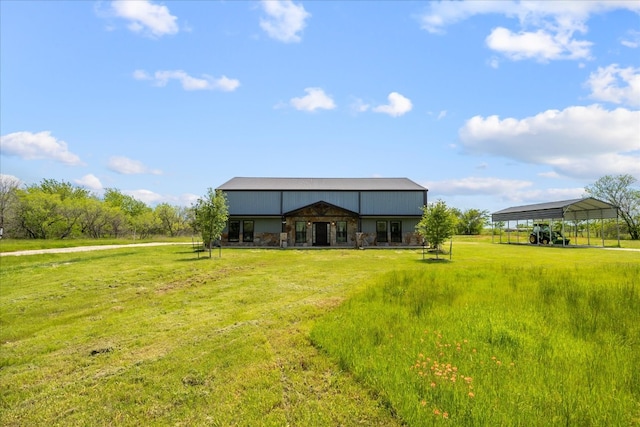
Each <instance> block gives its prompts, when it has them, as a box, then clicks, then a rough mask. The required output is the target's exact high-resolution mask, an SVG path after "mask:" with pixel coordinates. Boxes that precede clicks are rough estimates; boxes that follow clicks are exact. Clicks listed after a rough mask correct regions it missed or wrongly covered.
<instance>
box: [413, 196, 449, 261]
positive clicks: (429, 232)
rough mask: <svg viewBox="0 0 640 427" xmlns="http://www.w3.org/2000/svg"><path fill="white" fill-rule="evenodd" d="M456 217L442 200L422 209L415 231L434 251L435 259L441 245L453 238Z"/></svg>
mask: <svg viewBox="0 0 640 427" xmlns="http://www.w3.org/2000/svg"><path fill="white" fill-rule="evenodd" d="M456 223H457V219H456V215H455V213H454V212H453V210H452V209H450V208H448V207H447V204H446V203H445V202H443V201H442V200H438V201H437V202H435V203H430V204H429V205H428V206H423V207H422V218H421V219H420V222H418V225H416V231H417V232H418V234H420V235H421V236H422V238H423V239H425V240H426V241H427V242H429V245H430V246H431V247H432V248H434V249H435V251H436V258H438V251H439V249H440V246H441V245H442V243H444V242H445V241H446V240H447V239H449V238H450V237H451V236H453V233H454V231H455V228H456Z"/></svg>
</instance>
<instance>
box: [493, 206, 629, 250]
mask: <svg viewBox="0 0 640 427" xmlns="http://www.w3.org/2000/svg"><path fill="white" fill-rule="evenodd" d="M613 218H615V219H616V220H617V219H618V208H617V206H614V205H612V204H611V203H607V202H603V201H602V200H598V199H594V198H593V197H586V198H582V199H571V200H561V201H557V202H548V203H538V204H534V205H526V206H514V207H510V208H506V209H503V210H501V211H498V212H494V213H493V214H491V221H492V222H493V223H496V222H507V229H509V228H510V226H509V223H510V222H511V221H516V223H517V222H518V221H527V222H528V221H534V222H535V221H550V222H551V223H553V221H560V222H561V223H562V226H561V227H562V234H563V235H564V234H565V221H573V222H578V221H587V222H589V221H593V220H604V219H613ZM552 225H553V224H552ZM587 229H588V228H587ZM587 239H588V241H589V244H590V236H587ZM536 242H537V239H536ZM509 243H510V242H509ZM564 244H565V242H564V239H562V245H563V246H564ZM602 245H603V246H604V237H603V242H602ZM618 245H620V233H618Z"/></svg>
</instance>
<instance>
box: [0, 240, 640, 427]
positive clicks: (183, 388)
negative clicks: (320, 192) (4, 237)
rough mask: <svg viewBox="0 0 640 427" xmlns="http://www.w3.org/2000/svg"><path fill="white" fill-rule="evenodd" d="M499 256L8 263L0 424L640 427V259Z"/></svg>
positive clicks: (504, 251) (174, 257)
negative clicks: (639, 426) (452, 423)
mask: <svg viewBox="0 0 640 427" xmlns="http://www.w3.org/2000/svg"><path fill="white" fill-rule="evenodd" d="M456 239H457V238H456ZM489 239H490V238H489ZM487 241H488V240H487V238H486V237H485V238H480V239H477V238H468V239H457V241H454V245H453V257H452V261H440V262H433V261H430V260H428V261H422V254H421V251H419V250H393V249H387V250H364V251H362V250H304V251H299V250H285V251H281V250H257V249H256V250H254V249H242V250H232V249H223V250H222V258H221V259H218V258H215V257H214V258H213V259H209V258H200V259H198V258H197V255H196V254H195V253H193V252H192V251H191V248H190V247H188V246H186V247H185V246H162V247H150V248H124V249H114V250H108V251H99V252H82V253H70V254H47V255H33V256H22V257H11V256H10V257H6V256H5V257H2V258H0V267H1V268H0V345H1V346H0V424H1V425H9V426H12V425H15V426H22V425H141V424H142V425H149V424H153V425H185V426H187V425H189V426H191V425H221V426H227V425H243V426H244V425H246V426H250V425H273V426H280V425H292V426H311V425H318V426H324V425H345V426H349V425H367V426H369V425H380V426H388V425H401V424H403V423H406V424H408V425H412V426H421V425H432V424H434V423H442V422H450V421H456V420H458V425H460V423H467V425H486V424H493V425H499V424H501V423H502V424H508V425H516V424H520V425H536V424H537V425H566V424H567V423H568V424H569V425H629V424H631V425H633V424H634V423H638V422H640V421H639V420H640V406H639V405H640V390H639V384H640V377H639V376H638V371H637V369H636V366H638V365H640V358H639V356H638V355H639V354H640V331H639V326H638V325H640V318H639V317H640V314H639V313H640V303H639V301H640V296H639V293H640V288H639V287H638V285H636V283H638V282H640V271H639V269H640V267H639V265H640V253H639V252H631V251H614V250H602V249H591V248H589V249H577V248H576V249H562V248H552V247H534V246H524V245H523V246H520V245H492V244H488V243H487ZM3 244H4V243H3ZM623 246H624V245H623ZM214 255H216V254H215V253H214ZM498 362H499V363H498ZM454 368H455V369H454ZM454 372H455V381H453V380H452V378H453V376H454V374H453V373H454ZM438 373H439V374H438ZM432 384H435V386H433V385H432ZM471 394H473V396H471ZM445 413H446V417H447V418H444V414H445Z"/></svg>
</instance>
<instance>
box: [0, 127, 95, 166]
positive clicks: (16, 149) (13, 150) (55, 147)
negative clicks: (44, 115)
mask: <svg viewBox="0 0 640 427" xmlns="http://www.w3.org/2000/svg"><path fill="white" fill-rule="evenodd" d="M0 153H2V154H4V155H9V156H18V157H21V158H23V159H25V160H37V159H51V160H55V161H58V162H61V163H64V164H66V165H70V166H79V165H83V164H84V163H83V162H82V161H81V160H80V157H78V155H76V154H74V153H72V152H71V151H69V148H68V147H67V143H66V142H64V141H61V140H59V139H56V138H55V137H53V136H51V132H50V131H44V132H38V133H32V132H14V133H10V134H8V135H4V136H2V137H0Z"/></svg>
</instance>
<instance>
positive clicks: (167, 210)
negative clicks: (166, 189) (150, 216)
mask: <svg viewBox="0 0 640 427" xmlns="http://www.w3.org/2000/svg"><path fill="white" fill-rule="evenodd" d="M155 214H156V216H157V217H158V219H159V220H160V224H161V227H162V231H163V232H165V233H168V234H169V236H171V237H173V236H175V235H176V233H177V232H178V230H179V229H180V223H181V218H180V215H179V212H178V209H177V208H176V207H175V206H171V205H170V204H169V203H160V204H159V205H158V206H156V208H155Z"/></svg>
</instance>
